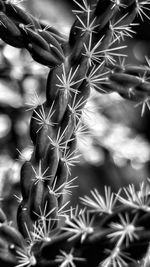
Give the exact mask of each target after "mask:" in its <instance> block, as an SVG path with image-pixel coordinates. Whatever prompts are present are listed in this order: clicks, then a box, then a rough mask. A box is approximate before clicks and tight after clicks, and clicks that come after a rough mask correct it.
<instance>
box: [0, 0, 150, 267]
mask: <svg viewBox="0 0 150 267" xmlns="http://www.w3.org/2000/svg"><path fill="white" fill-rule="evenodd" d="M74 2H75V3H76V5H77V10H74V13H75V16H76V20H75V22H74V24H73V25H72V27H71V29H70V34H69V38H68V40H67V39H66V38H65V37H64V36H63V35H62V34H61V33H59V32H58V30H56V29H55V28H53V27H46V25H45V24H44V22H42V21H40V20H37V19H36V18H34V17H33V16H32V15H30V14H29V13H28V12H26V11H25V10H24V9H22V8H20V7H18V5H16V3H15V2H13V1H4V0H0V9H1V10H0V37H1V38H2V40H3V41H4V42H6V43H7V44H9V45H11V46H14V47H17V48H25V49H27V50H28V51H29V53H30V55H31V56H32V58H33V60H35V61H37V62H38V63H40V64H43V65H44V66H47V68H48V69H49V74H48V77H47V84H46V100H45V102H44V103H39V104H38V105H37V106H36V107H34V108H33V113H32V117H31V121H30V137H31V140H32V142H33V146H34V150H33V153H32V156H31V159H30V160H29V161H26V162H25V163H24V164H23V165H22V168H21V172H20V186H21V194H22V198H21V201H20V204H19V207H18V212H17V223H18V229H15V228H14V227H13V226H12V225H11V224H10V223H9V222H8V221H7V219H6V216H5V214H4V213H3V211H2V210H0V265H1V266H8V267H9V266H10V267H11V266H12V267H31V266H37V267H38V266H39V267H44V266H60V267H67V266H71V267H75V266H76V267H80V266H86V267H88V266H90V267H91V266H92V267H98V266H99V267H100V266H102V267H109V266H113V267H122V266H130V265H131V264H133V263H135V264H136V265H135V266H137V265H139V266H147V264H148V259H149V242H150V226H149V219H150V196H149V180H148V181H147V182H146V183H144V182H143V183H141V184H140V187H139V191H136V190H135V187H134V186H133V185H130V186H129V187H128V188H124V193H125V197H122V196H121V195H120V193H119V192H118V194H114V193H112V192H111V189H110V188H109V187H105V197H102V196H101V195H100V193H99V192H98V190H97V189H95V190H92V191H91V192H90V194H91V196H89V195H88V196H85V197H82V198H81V202H82V203H83V205H84V208H83V209H79V208H78V207H76V208H75V209H70V211H69V213H68V212H65V211H63V209H64V208H65V207H66V205H67V203H68V202H65V197H64V195H65V194H66V193H68V192H70V190H71V188H72V187H73V186H74V185H73V184H72V183H73V182H74V180H75V178H74V179H71V180H70V173H71V167H72V166H73V165H74V164H76V162H78V160H79V159H78V154H77V147H76V132H77V129H78V127H79V126H80V124H81V122H82V110H83V108H84V106H85V104H86V102H87V100H88V98H89V96H90V91H91V88H94V90H97V91H98V92H100V93H105V94H107V93H111V92H117V93H119V94H120V95H121V96H122V97H124V98H125V99H130V100H131V101H135V102H137V103H141V104H142V114H143V112H144V109H145V107H146V106H147V107H148V108H149V109H150V103H149V100H150V90H149V81H148V77H149V74H150V66H149V61H148V65H147V66H141V67H139V66H130V65H127V66H126V65H125V64H119V63H118V62H119V61H118V59H117V58H122V59H123V58H124V57H125V54H124V53H123V52H122V50H123V48H124V47H125V46H124V45H120V41H122V40H124V38H125V37H131V36H132V34H133V33H134V31H133V29H132V26H134V19H135V17H136V16H139V17H140V18H141V19H142V20H144V17H148V15H147V10H149V4H150V1H148V0H147V1H142V0H130V1H127V0H94V1H92V3H91V4H89V3H88V2H87V1H86V0H82V3H80V2H78V1H76V0H74ZM148 18H149V17H148ZM118 44H119V45H118ZM122 62H123V61H122Z"/></svg>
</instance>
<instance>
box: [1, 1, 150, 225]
mask: <svg viewBox="0 0 150 267" xmlns="http://www.w3.org/2000/svg"><path fill="white" fill-rule="evenodd" d="M18 2H19V5H22V6H23V7H25V8H26V9H27V10H28V11H29V12H30V13H31V14H33V15H34V16H36V17H38V18H40V19H42V20H44V21H45V22H46V23H47V24H48V25H51V26H54V27H56V28H57V29H58V30H59V31H61V32H62V33H64V34H65V35H66V37H67V36H68V35H69V30H70V27H71V25H72V24H73V21H74V19H75V17H74V15H73V13H72V11H71V10H72V9H74V8H75V4H74V3H73V1H71V0H26V1H23V2H22V1H18ZM78 2H80V1H79V0H78ZM139 22H140V25H139V26H138V27H137V26H136V28H135V30H136V34H134V36H133V38H130V39H126V41H125V42H124V43H125V44H127V45H128V49H127V51H126V52H127V54H128V57H127V59H126V63H131V64H138V65H142V64H146V60H145V56H147V57H150V48H149V47H150V31H149V28H150V21H149V20H148V19H147V18H145V21H144V22H141V21H140V19H139V18H137V19H136V21H135V23H139ZM47 74H48V68H47V67H44V66H42V65H40V64H38V63H35V62H34V61H33V60H32V58H31V56H30V55H29V53H28V52H27V51H24V50H19V49H16V48H12V47H10V46H9V45H6V44H4V43H3V42H2V41H1V40H0V201H1V205H2V207H3V209H4V211H5V212H6V214H7V216H8V219H9V220H13V221H14V222H15V217H16V211H17V206H18V201H19V199H20V185H19V180H20V168H21V166H22V164H23V162H24V161H25V160H27V159H30V156H31V153H32V149H33V148H32V143H31V140H30V137H29V123H30V118H31V115H32V110H31V108H30V106H31V105H33V104H34V101H35V95H36V94H38V96H39V98H40V100H41V101H44V99H45V85H46V78H47ZM141 108H142V107H141V105H137V106H136V103H134V102H130V101H127V100H124V99H123V98H122V97H121V96H119V95H118V94H116V93H113V94H109V95H105V94H100V93H97V92H94V91H92V92H91V97H90V99H89V101H88V103H87V105H86V107H85V110H84V112H83V122H84V126H85V127H84V128H85V129H84V131H83V133H82V134H79V135H78V148H79V153H80V154H81V156H80V162H79V163H77V164H76V166H74V167H73V168H72V178H73V177H76V176H78V179H77V180H76V181H75V184H77V185H78V187H77V188H74V189H73V194H72V197H71V205H73V206H74V205H76V204H78V202H79V197H80V196H83V195H85V194H87V195H89V194H90V190H92V189H94V188H97V189H98V190H99V191H100V192H101V193H102V194H103V188H104V185H109V186H111V188H112V191H114V192H117V191H118V189H119V188H121V187H124V186H127V185H128V184H129V183H130V184H131V183H134V184H135V185H136V186H137V188H138V185H139V183H140V182H141V181H143V180H146V179H147V178H148V177H149V178H150V126H149V125H150V111H149V110H148V108H146V109H145V112H144V115H143V117H141Z"/></svg>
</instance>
